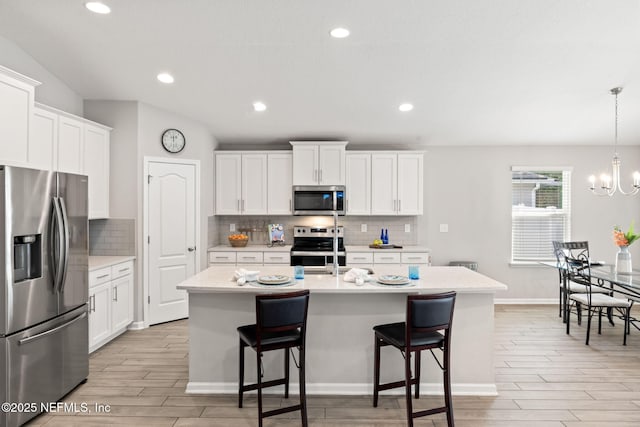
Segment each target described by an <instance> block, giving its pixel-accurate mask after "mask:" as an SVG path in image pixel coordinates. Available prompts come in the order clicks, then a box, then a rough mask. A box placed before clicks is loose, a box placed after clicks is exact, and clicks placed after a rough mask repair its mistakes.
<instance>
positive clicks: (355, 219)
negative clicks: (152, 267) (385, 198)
mask: <svg viewBox="0 0 640 427" xmlns="http://www.w3.org/2000/svg"><path fill="white" fill-rule="evenodd" d="M208 223H209V234H208V241H209V243H210V246H215V245H219V244H226V243H227V236H228V235H229V234H233V233H234V232H233V231H229V226H230V225H231V224H235V229H236V231H235V232H244V233H246V234H247V235H248V236H249V244H250V245H252V244H255V245H262V244H266V243H267V240H268V238H269V234H268V232H267V224H284V226H285V241H286V243H287V244H292V243H293V227H294V226H296V225H307V226H309V225H321V226H330V225H333V218H331V217H323V216H315V217H311V216H266V215H265V216H261V215H255V216H253V215H252V216H233V215H228V216H222V215H221V216H212V217H209V221H208ZM362 224H366V225H367V231H366V232H364V233H363V232H361V231H360V226H361V225H362ZM405 224H409V227H410V229H411V231H410V232H408V233H405V231H404V230H405ZM338 225H341V226H344V229H345V245H368V244H370V243H372V242H373V240H374V239H377V238H379V237H380V229H381V228H385V229H388V233H389V243H395V244H398V245H417V244H418V241H417V240H418V238H417V236H418V234H417V233H416V227H417V218H416V217H412V216H404V217H389V216H341V217H339V218H338ZM243 230H246V231H243Z"/></svg>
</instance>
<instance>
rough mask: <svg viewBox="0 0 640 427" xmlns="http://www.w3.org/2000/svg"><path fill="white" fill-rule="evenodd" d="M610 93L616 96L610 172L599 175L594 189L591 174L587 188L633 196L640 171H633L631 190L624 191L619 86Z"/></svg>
mask: <svg viewBox="0 0 640 427" xmlns="http://www.w3.org/2000/svg"><path fill="white" fill-rule="evenodd" d="M610 92H611V95H614V96H615V97H616V104H615V127H614V128H615V133H614V146H613V161H612V162H611V165H612V171H611V172H612V173H611V175H608V174H606V173H603V174H602V175H600V188H599V189H596V177H595V176H594V175H591V176H590V177H589V181H590V182H591V186H590V187H589V189H590V190H591V192H592V193H593V194H595V195H596V196H613V195H614V194H615V193H616V192H617V191H619V192H620V194H622V195H625V196H633V195H634V194H637V193H638V191H640V173H639V172H637V171H636V172H634V173H633V190H631V191H629V192H625V191H624V190H623V189H622V187H621V186H620V164H621V162H620V157H618V95H619V94H620V92H622V88H621V87H614V88H613V89H611V90H610Z"/></svg>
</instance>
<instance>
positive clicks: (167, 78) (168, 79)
mask: <svg viewBox="0 0 640 427" xmlns="http://www.w3.org/2000/svg"><path fill="white" fill-rule="evenodd" d="M158 80H160V81H161V82H162V83H167V84H169V83H173V81H174V78H173V76H172V75H171V74H169V73H160V74H158Z"/></svg>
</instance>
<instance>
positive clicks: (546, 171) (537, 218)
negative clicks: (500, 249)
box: [511, 167, 571, 263]
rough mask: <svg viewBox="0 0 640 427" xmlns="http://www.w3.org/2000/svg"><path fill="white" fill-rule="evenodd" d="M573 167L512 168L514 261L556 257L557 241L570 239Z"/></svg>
mask: <svg viewBox="0 0 640 427" xmlns="http://www.w3.org/2000/svg"><path fill="white" fill-rule="evenodd" d="M570 230H571V168H568V167H565V168H558V167H535V168H534V167H512V168H511V261H512V262H515V263H518V262H536V261H547V260H551V261H553V260H555V256H554V254H553V244H552V243H551V242H552V241H554V240H559V241H568V240H570Z"/></svg>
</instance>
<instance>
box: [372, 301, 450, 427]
mask: <svg viewBox="0 0 640 427" xmlns="http://www.w3.org/2000/svg"><path fill="white" fill-rule="evenodd" d="M455 301H456V293H455V292H446V293H441V294H430V295H429V294H428V295H409V296H408V297H407V310H406V321H405V322H400V323H389V324H385V325H377V326H375V327H374V328H373V330H374V337H375V347H374V348H375V353H374V368H373V369H374V371H373V377H374V384H373V406H374V408H375V407H377V406H378V394H379V392H380V391H382V390H389V389H392V388H397V387H404V388H405V397H406V410H407V425H408V426H409V427H413V419H414V418H418V417H424V416H427V415H433V414H438V413H442V412H444V413H446V415H447V425H448V426H449V427H453V425H454V423H453V406H452V402H451V366H450V351H451V321H452V320H453V307H454V305H455ZM388 345H391V346H393V347H395V348H397V349H398V350H400V351H401V352H402V354H403V356H404V380H401V381H394V382H390V383H386V384H380V348H381V347H384V346H388ZM434 349H439V350H441V351H442V363H441V362H440V361H439V360H438V358H437V357H436V355H435V354H434V353H433V350H434ZM422 350H429V351H430V352H431V354H432V355H433V357H434V359H435V361H436V363H437V364H438V366H439V367H440V369H441V370H442V374H443V383H444V406H442V407H438V408H433V409H426V410H422V411H417V412H413V402H412V400H411V385H412V384H413V385H414V386H415V397H416V399H418V398H419V397H420V352H421V351H422ZM412 353H413V354H415V366H414V369H415V375H414V376H413V378H412V375H411V354H412Z"/></svg>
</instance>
